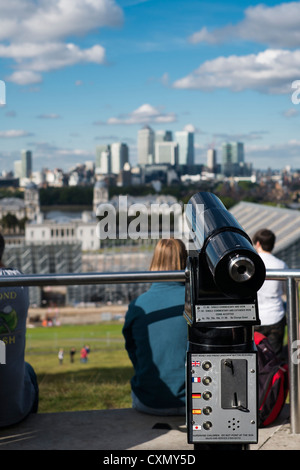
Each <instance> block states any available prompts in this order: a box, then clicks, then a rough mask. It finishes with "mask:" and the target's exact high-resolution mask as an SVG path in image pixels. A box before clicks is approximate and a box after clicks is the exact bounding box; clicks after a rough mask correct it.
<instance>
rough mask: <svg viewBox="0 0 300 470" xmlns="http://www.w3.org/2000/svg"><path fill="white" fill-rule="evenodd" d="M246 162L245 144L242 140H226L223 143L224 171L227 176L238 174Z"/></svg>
mask: <svg viewBox="0 0 300 470" xmlns="http://www.w3.org/2000/svg"><path fill="white" fill-rule="evenodd" d="M243 164H244V144H243V143H242V142H230V143H228V142H224V143H223V144H222V173H224V175H226V176H238V175H239V174H240V170H241V168H242V167H243Z"/></svg>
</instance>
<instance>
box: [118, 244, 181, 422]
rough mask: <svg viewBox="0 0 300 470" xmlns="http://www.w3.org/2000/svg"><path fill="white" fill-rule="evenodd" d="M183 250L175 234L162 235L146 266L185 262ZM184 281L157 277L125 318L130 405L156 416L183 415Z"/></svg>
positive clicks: (173, 265)
mask: <svg viewBox="0 0 300 470" xmlns="http://www.w3.org/2000/svg"><path fill="white" fill-rule="evenodd" d="M186 258H187V252H186V248H185V245H184V243H183V242H182V241H181V240H179V239H168V240H166V239H161V240H159V242H158V243H157V245H156V248H155V251H154V254H153V258H152V261H151V265H150V270H151V271H176V270H184V269H185V267H186ZM184 298H185V286H184V283H180V282H165V281H164V282H157V283H153V284H152V285H151V287H150V289H149V290H148V291H147V292H145V293H143V294H142V295H140V296H139V297H138V298H137V299H136V300H134V301H133V302H131V304H130V305H129V308H128V311H127V313H126V317H125V323H124V327H123V335H124V338H125V347H126V350H127V352H128V355H129V357H130V359H131V361H132V364H133V367H134V376H133V377H132V380H131V390H132V406H133V408H135V409H137V410H138V411H141V412H144V413H150V414H157V415H184V414H185V359H186V348H187V324H186V320H185V319H184V317H183V310H184Z"/></svg>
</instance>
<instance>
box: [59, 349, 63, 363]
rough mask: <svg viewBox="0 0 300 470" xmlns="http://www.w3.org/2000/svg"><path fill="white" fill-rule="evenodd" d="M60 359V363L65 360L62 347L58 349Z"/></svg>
mask: <svg viewBox="0 0 300 470" xmlns="http://www.w3.org/2000/svg"><path fill="white" fill-rule="evenodd" d="M58 360H59V363H60V364H62V363H63V360H64V350H63V349H60V350H59V351H58Z"/></svg>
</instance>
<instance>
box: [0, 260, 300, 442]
mask: <svg viewBox="0 0 300 470" xmlns="http://www.w3.org/2000/svg"><path fill="white" fill-rule="evenodd" d="M266 279H269V280H280V281H285V282H286V297H287V326H288V358H289V373H290V426H291V433H292V434H299V433H300V367H299V362H300V354H299V358H298V346H300V344H299V343H300V342H299V289H298V283H299V281H300V270H293V269H286V270H267V273H266ZM185 280H186V273H185V271H144V272H124V273H69V274H22V275H18V276H0V287H4V286H10V287H12V286H50V285H52V286H57V285H60V286H66V285H73V286H74V285H80V284H85V285H87V284H123V283H124V284H128V283H144V282H145V283H149V282H150V283H151V282H168V281H178V282H185Z"/></svg>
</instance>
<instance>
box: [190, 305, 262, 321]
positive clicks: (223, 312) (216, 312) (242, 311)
mask: <svg viewBox="0 0 300 470" xmlns="http://www.w3.org/2000/svg"><path fill="white" fill-rule="evenodd" d="M195 313H196V322H223V321H224V322H228V321H253V320H255V319H256V308H255V304H232V305H229V304H224V305H219V304H218V305H195Z"/></svg>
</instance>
